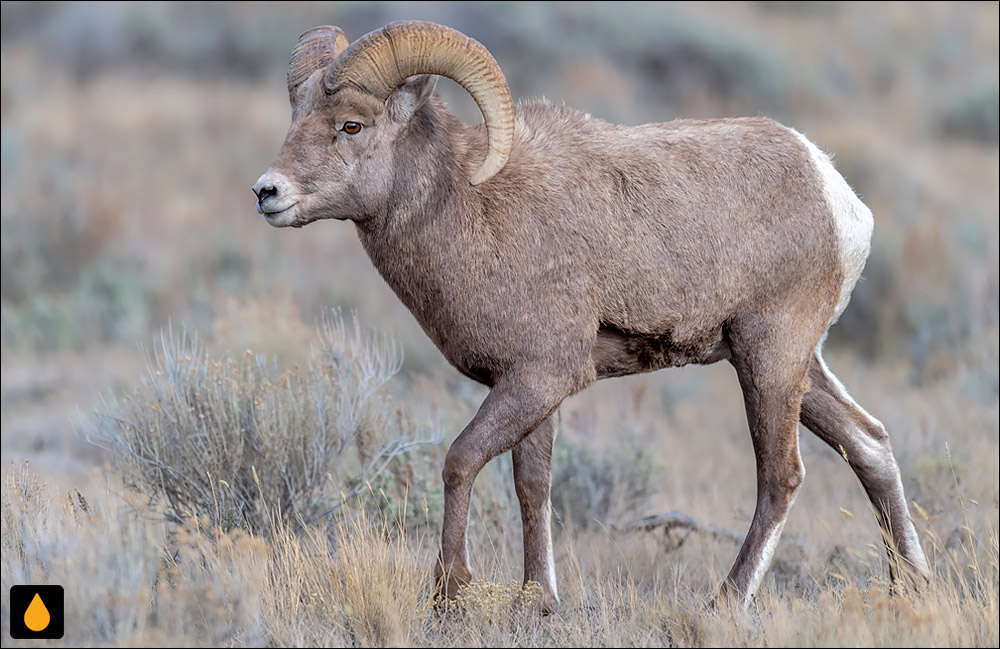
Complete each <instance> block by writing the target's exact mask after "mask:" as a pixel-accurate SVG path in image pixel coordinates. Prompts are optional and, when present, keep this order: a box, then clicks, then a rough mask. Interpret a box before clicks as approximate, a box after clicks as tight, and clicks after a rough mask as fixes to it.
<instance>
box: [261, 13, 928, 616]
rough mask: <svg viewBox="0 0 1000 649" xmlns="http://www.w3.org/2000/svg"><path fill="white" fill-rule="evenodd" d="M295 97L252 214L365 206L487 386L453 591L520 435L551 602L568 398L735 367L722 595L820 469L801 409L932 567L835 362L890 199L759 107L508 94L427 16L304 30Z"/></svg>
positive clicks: (454, 456)
mask: <svg viewBox="0 0 1000 649" xmlns="http://www.w3.org/2000/svg"><path fill="white" fill-rule="evenodd" d="M431 75H443V76H446V77H450V78H451V79H453V80H455V81H456V82H458V83H459V84H460V85H461V86H462V87H464V88H465V89H466V90H467V91H468V92H469V94H471V95H472V97H473V98H474V99H475V101H476V103H477V104H478V106H479V108H480V110H481V111H482V113H483V116H484V121H485V125H484V126H468V125H466V124H464V123H463V122H461V121H460V120H459V119H457V118H456V117H454V116H453V115H452V114H451V113H449V112H448V110H447V108H445V106H444V104H443V103H442V102H441V100H440V99H439V98H438V97H437V95H436V94H435V93H434V77H433V76H431ZM288 93H289V97H290V100H291V105H292V123H291V127H290V129H289V130H288V133H287V136H286V138H285V141H284V143H283V144H282V146H281V149H280V150H279V151H278V154H277V156H276V157H275V158H274V161H273V162H272V164H271V166H270V168H269V169H268V170H267V172H265V173H264V174H263V175H262V176H261V177H260V178H259V179H258V180H257V182H256V184H255V185H254V186H253V191H254V193H255V194H256V195H257V198H258V202H257V210H258V211H259V212H260V213H261V214H263V215H264V218H265V219H266V221H267V222H268V223H270V224H271V225H274V226H278V227H284V226H293V227H301V226H303V225H306V224H308V223H311V222H312V221H316V220H318V219H340V220H350V221H353V222H354V225H355V227H356V228H357V232H358V236H359V238H360V240H361V243H362V244H363V246H364V248H365V250H366V251H367V253H368V255H369V257H370V258H371V260H372V262H373V263H374V265H375V267H376V268H377V269H378V271H379V272H380V273H381V275H382V277H383V278H384V279H385V281H386V282H387V283H388V284H389V286H390V287H392V289H393V290H394V291H395V293H396V295H397V296H398V297H399V299H400V300H402V301H403V303H404V304H405V305H406V306H407V308H409V309H410V311H411V312H412V313H413V314H414V316H415V317H416V319H417V321H419V322H420V324H421V326H422V327H423V329H424V331H425V332H426V333H427V335H428V336H429V337H430V339H431V340H432V341H433V342H434V344H435V345H437V347H438V349H440V350H441V352H442V353H443V354H444V356H445V357H446V358H447V359H448V361H449V362H451V364H452V365H454V366H455V367H456V368H457V369H458V370H459V371H460V372H462V373H463V374H464V375H466V376H468V377H470V378H472V379H474V380H476V381H479V382H480V383H483V384H485V385H486V386H488V387H489V388H490V392H489V394H488V396H487V397H486V399H485V400H484V401H483V404H482V406H481V407H480V409H479V411H478V412H477V413H476V415H475V416H474V417H473V419H472V421H471V422H470V423H469V424H468V426H466V428H465V429H464V430H463V431H462V433H461V434H460V435H459V436H458V437H457V438H456V439H455V441H454V442H453V443H452V445H451V447H450V449H449V450H448V454H447V456H446V459H445V466H444V471H443V478H444V490H445V507H444V524H443V531H442V539H441V554H440V558H439V560H438V562H437V564H436V578H437V580H438V581H437V587H438V589H439V591H438V592H439V593H440V594H442V595H445V596H449V597H450V596H454V595H455V593H456V592H457V590H458V588H459V587H460V586H461V585H462V584H465V583H467V582H468V581H469V580H470V579H471V572H470V569H469V560H468V555H467V548H466V528H467V524H468V517H469V500H470V496H471V491H472V484H473V481H474V480H475V478H476V475H477V474H478V473H479V472H480V470H481V469H482V468H483V466H484V465H485V464H486V463H487V462H489V461H490V460H491V459H493V458H494V457H496V456H497V455H499V454H501V453H503V452H505V451H512V455H513V467H514V485H515V489H516V492H517V497H518V499H519V501H520V506H521V519H522V522H523V527H524V529H523V534H524V579H525V581H526V582H527V581H529V580H534V581H537V582H538V583H539V584H541V586H542V589H543V598H542V606H543V607H544V608H545V609H548V610H551V609H553V608H555V607H556V606H557V604H558V601H559V600H558V595H557V590H556V578H555V569H554V561H553V555H552V541H551V532H550V497H549V491H550V476H551V469H550V463H551V456H552V445H553V441H554V438H555V434H556V425H555V420H556V412H557V409H558V408H559V405H560V403H562V401H563V400H564V399H565V398H566V397H568V396H569V395H571V394H574V393H576V392H578V391H580V390H582V389H584V388H585V387H586V386H587V385H588V384H590V383H592V382H594V381H595V380H597V379H602V378H607V377H613V376H623V375H627V374H634V373H638V372H649V371H653V370H657V369H660V368H663V367H670V366H680V365H685V364H688V363H714V362H717V361H722V360H726V361H729V362H730V363H731V364H732V365H733V367H734V368H735V369H736V373H737V375H738V377H739V382H740V386H741V388H742V390H743V396H744V400H745V406H746V414H747V420H748V422H749V427H750V436H751V439H752V441H753V448H754V453H755V455H756V461H757V504H756V510H755V511H754V516H753V521H752V523H751V525H750V529H749V532H748V533H747V536H746V539H745V541H744V543H743V546H742V548H741V549H740V552H739V555H738V556H737V558H736V561H735V564H734V565H733V568H732V570H731V571H730V573H729V575H728V577H727V579H726V580H725V582H724V583H723V584H722V586H721V591H720V595H719V596H720V598H722V599H723V600H725V601H729V602H733V603H736V604H739V605H743V606H745V605H746V604H747V603H748V602H749V600H750V598H751V597H752V596H753V593H754V592H755V590H756V589H757V588H758V586H759V585H760V582H761V579H762V577H763V575H764V573H765V571H766V570H767V567H768V565H769V563H770V560H771V556H772V554H773V552H774V549H775V545H776V544H777V542H778V538H779V536H780V534H781V530H782V527H783V526H784V524H785V519H786V517H787V515H788V511H789V508H790V507H791V505H792V502H793V501H794V500H795V495H796V492H797V491H798V489H799V486H800V485H801V483H802V480H803V477H804V474H805V471H804V469H803V466H802V460H801V457H800V455H799V442H798V428H797V424H798V422H799V421H801V422H802V423H803V424H804V425H805V426H806V427H807V428H809V429H810V430H811V431H813V432H814V433H815V434H817V435H818V436H819V437H820V438H821V439H823V441H825V442H826V443H828V444H829V445H830V446H832V447H833V448H834V449H837V451H838V452H840V453H842V454H843V455H844V456H845V457H846V458H847V461H848V462H849V463H850V466H851V468H852V469H853V470H854V472H855V473H856V474H857V476H858V478H859V479H860V481H861V484H862V486H863V487H864V489H865V491H866V492H867V494H868V497H869V498H870V499H871V502H872V504H873V506H874V511H875V515H876V517H877V519H878V522H879V524H880V525H881V527H882V530H883V532H884V538H885V539H886V545H887V549H888V552H889V555H890V562H889V563H890V571H891V576H892V578H893V579H894V580H896V579H901V578H902V579H905V580H906V581H907V582H913V583H915V584H919V583H920V582H921V581H923V580H925V579H926V578H927V575H928V569H927V562H926V559H925V558H924V554H923V551H922V549H921V547H920V543H919V541H918V539H917V534H916V531H915V529H914V526H913V523H912V522H911V520H910V517H909V512H908V510H907V505H906V498H905V496H904V495H903V486H902V483H901V480H900V475H899V469H898V468H897V466H896V462H895V459H894V458H893V455H892V451H891V448H890V445H889V438H888V435H887V434H886V431H885V428H884V427H883V426H882V424H881V423H880V422H879V421H878V420H877V419H875V418H874V417H872V416H871V415H870V414H868V413H867V412H866V411H865V410H864V409H863V408H862V407H861V406H859V405H858V404H857V403H855V402H854V400H853V399H852V398H851V397H850V396H849V395H848V393H847V391H846V390H845V389H844V386H843V385H842V384H841V383H840V381H838V380H837V378H836V377H835V376H834V375H833V374H832V373H831V372H830V370H829V368H828V367H827V366H826V364H825V363H824V361H823V357H822V355H821V347H822V344H823V341H824V339H825V337H826V332H827V329H829V327H830V325H831V324H833V323H834V322H835V321H836V320H837V318H838V317H839V316H840V314H841V313H842V312H843V310H844V308H845V307H846V306H847V302H848V299H849V298H850V294H851V291H852V289H853V288H854V285H855V283H856V282H857V281H858V277H859V276H860V274H861V270H862V268H863V266H864V263H865V260H866V258H867V256H868V252H869V247H870V240H871V233H872V215H871V212H870V211H869V210H868V208H866V207H865V205H864V204H863V203H862V202H861V201H860V200H859V199H858V197H857V196H856V195H855V194H854V192H853V191H852V190H851V188H850V187H849V186H848V185H847V183H846V182H845V181H844V179H843V178H842V177H841V176H840V174H838V173H837V171H836V170H835V169H834V167H833V165H832V164H831V162H830V160H829V159H828V157H827V156H826V155H825V154H823V153H822V152H821V151H820V150H819V149H818V148H817V147H816V146H814V145H813V144H812V143H810V142H809V141H808V140H807V139H806V138H805V137H803V136H802V135H800V134H799V133H797V132H796V131H794V130H792V129H790V128H786V127H784V126H781V125H779V124H777V123H775V122H773V121H771V120H768V119H763V118H749V119H724V120H711V121H687V120H678V121H673V122H667V123H664V124H650V125H644V126H636V127H622V126H616V125H613V124H609V123H607V122H604V121H601V120H600V119H596V118H594V117H591V116H590V115H587V114H585V113H582V112H579V111H576V110H573V109H572V108H568V107H566V106H563V105H556V104H551V103H546V102H532V103H524V104H521V105H519V106H517V107H515V106H514V105H513V102H512V100H511V97H510V91H509V89H508V87H507V82H506V80H505V79H504V76H503V73H502V72H501V71H500V68H499V66H498V65H497V63H496V61H495V60H494V59H493V57H492V56H491V55H490V53H489V52H488V51H487V50H486V48H485V47H483V46H482V45H481V44H480V43H478V42H477V41H475V40H473V39H471V38H469V37H467V36H465V35H463V34H461V33H459V32H457V31H455V30H453V29H450V28H448V27H444V26H441V25H436V24H432V23H426V22H405V23H393V24H390V25H387V26H386V27H384V28H382V29H379V30H376V31H373V32H371V33H369V34H367V35H365V36H363V37H362V38H360V39H358V40H357V41H355V42H354V43H353V44H349V42H348V40H347V38H346V37H345V35H344V33H343V32H342V31H341V30H340V29H338V28H337V27H330V26H324V27H316V28H313V29H310V30H309V31H307V32H306V33H304V34H303V35H302V37H301V38H300V39H299V42H298V44H297V45H296V46H295V50H294V52H293V53H292V58H291V62H290V64H289V69H288ZM693 434H697V432H696V431H695V432H693ZM704 461H711V458H705V459H704Z"/></svg>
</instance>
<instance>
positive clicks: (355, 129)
mask: <svg viewBox="0 0 1000 649" xmlns="http://www.w3.org/2000/svg"><path fill="white" fill-rule="evenodd" d="M340 130H342V131H343V132H344V133H347V134H348V135H355V134H357V133H360V132H361V124H358V123H357V122H344V128H342V129H340Z"/></svg>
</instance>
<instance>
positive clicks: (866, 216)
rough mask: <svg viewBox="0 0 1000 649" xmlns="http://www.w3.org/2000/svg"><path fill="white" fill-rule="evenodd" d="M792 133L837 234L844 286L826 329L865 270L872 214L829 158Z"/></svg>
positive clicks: (846, 301) (804, 139) (845, 305)
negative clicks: (808, 160) (819, 185)
mask: <svg viewBox="0 0 1000 649" xmlns="http://www.w3.org/2000/svg"><path fill="white" fill-rule="evenodd" d="M791 131H792V132H793V133H795V135H797V136H798V137H799V139H800V140H802V143H803V144H804V145H805V147H806V149H807V150H808V151H809V155H810V157H811V158H812V161H813V164H814V165H815V167H816V171H817V172H819V175H820V178H822V179H823V193H824V194H825V195H826V204H827V206H828V207H829V208H830V213H831V214H832V215H833V224H834V227H835V228H836V232H837V242H838V249H837V253H838V256H839V258H840V268H841V270H842V271H843V274H844V283H843V284H842V285H841V287H840V299H839V300H838V301H837V308H836V309H835V310H834V312H833V317H832V318H830V322H829V324H828V325H827V326H829V325H832V324H833V323H834V322H836V321H837V318H839V317H840V314H841V313H843V312H844V309H846V308H847V303H848V302H849V301H850V299H851V291H853V290H854V286H855V284H857V283H858V279H859V278H860V277H861V271H862V270H863V269H864V267H865V261H867V260H868V253H869V252H870V251H871V241H872V229H873V227H874V219H873V218H872V211H871V210H870V209H868V206H867V205H865V204H864V203H862V202H861V199H860V198H858V195H857V194H855V193H854V190H853V189H851V186H850V185H848V184H847V181H846V180H844V177H843V176H841V175H840V173H839V172H838V171H837V169H836V168H835V167H834V166H833V162H832V161H831V159H830V156H828V155H827V154H825V153H823V152H822V151H820V150H819V148H818V147H817V146H816V145H815V144H813V143H812V142H810V141H809V140H808V139H807V138H806V136H804V135H802V134H801V133H799V132H798V131H795V130H794V129H791Z"/></svg>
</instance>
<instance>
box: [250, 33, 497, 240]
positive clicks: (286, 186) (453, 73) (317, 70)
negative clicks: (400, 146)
mask: <svg viewBox="0 0 1000 649" xmlns="http://www.w3.org/2000/svg"><path fill="white" fill-rule="evenodd" d="M428 75H442V76H447V77H449V78H451V79H453V80H455V81H456V82H457V83H459V84H460V85H461V86H462V87H463V88H465V89H466V90H467V91H468V92H469V94H470V95H472V97H473V99H475V101H476V103H477V104H478V105H479V109H480V110H481V111H482V113H483V117H484V120H485V123H486V130H487V138H488V149H487V153H486V157H485V159H484V160H483V162H482V164H481V165H480V166H479V168H478V169H477V170H476V171H475V173H473V174H472V176H471V178H470V179H469V182H470V183H471V184H473V185H478V184H480V183H483V182H486V181H488V180H489V179H490V178H492V177H493V176H494V175H495V174H496V173H497V172H499V171H500V170H501V169H502V168H503V166H504V165H505V164H506V163H507V158H508V156H509V153H510V148H511V143H512V140H513V133H514V108H513V103H512V101H511V97H510V90H509V88H508V87H507V81H506V79H505V78H504V76H503V73H502V72H501V71H500V67H499V65H497V62H496V61H495V60H494V59H493V57H492V56H491V55H490V53H489V52H488V51H487V50H486V48H485V47H483V45H482V44H480V43H479V42H478V41H475V40H473V39H471V38H469V37H468V36H465V35H464V34H462V33H460V32H457V31H455V30H454V29H450V28H448V27H444V26H442V25H437V24H434V23H428V22H421V21H413V22H403V23H392V24H389V25H386V26H385V27H383V28H381V29H378V30H375V31H373V32H370V33H368V34H366V35H365V36H362V37H361V38H359V39H358V40H357V41H355V42H354V43H353V44H351V45H348V41H347V38H346V36H345V35H344V33H343V31H341V30H340V29H339V28H337V27H330V26H323V27H314V28H312V29H310V30H309V31H307V32H305V33H304V34H303V35H302V36H301V37H300V38H299V41H298V44H297V45H296V46H295V50H294V51H293V53H292V58H291V61H290V63H289V67H288V95H289V100H290V102H291V105H292V124H291V127H290V128H289V130H288V134H287V135H286V136H285V141H284V143H283V144H282V146H281V149H280V150H279V151H278V154H277V156H275V159H274V161H273V162H272V163H271V167H270V168H269V169H268V170H267V172H265V173H264V175H262V176H261V177H260V178H259V179H258V180H257V182H256V183H255V184H254V187H253V191H254V193H255V194H256V195H257V198H258V201H257V211H258V212H260V213H261V214H263V215H264V217H265V218H266V219H267V221H268V223H270V224H271V225H274V226H278V227H284V226H302V225H305V224H307V223H310V222H312V221H315V220H318V219H324V218H335V219H359V218H363V216H364V215H365V214H366V213H371V212H372V211H373V210H377V209H378V206H379V205H381V204H383V203H384V201H385V200H386V198H387V197H388V196H389V194H390V192H391V191H392V179H393V177H394V173H393V169H394V153H393V152H394V150H396V144H397V140H398V139H399V138H400V137H403V134H404V133H405V132H406V127H407V125H408V124H409V121H410V119H411V118H412V117H413V116H414V114H415V113H416V112H417V110H418V109H419V108H420V107H422V106H423V105H424V104H425V103H426V102H427V101H428V99H429V97H430V96H431V94H432V92H433V88H434V84H433V77H431V76H428Z"/></svg>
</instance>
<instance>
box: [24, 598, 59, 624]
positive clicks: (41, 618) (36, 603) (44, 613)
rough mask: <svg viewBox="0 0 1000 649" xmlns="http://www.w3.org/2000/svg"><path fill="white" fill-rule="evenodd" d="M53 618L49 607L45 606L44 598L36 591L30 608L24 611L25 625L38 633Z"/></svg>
mask: <svg viewBox="0 0 1000 649" xmlns="http://www.w3.org/2000/svg"><path fill="white" fill-rule="evenodd" d="M22 601H23V600H22ZM51 619H52V618H51V616H49V609H47V608H45V604H44V603H42V598H41V597H39V596H38V593H35V597H34V599H32V600H31V603H30V604H28V610H26V611H25V612H24V625H25V626H26V627H28V628H29V629H31V630H32V631H34V632H36V633H37V632H39V631H41V630H43V629H44V628H45V627H47V626H48V625H49V620H51Z"/></svg>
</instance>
